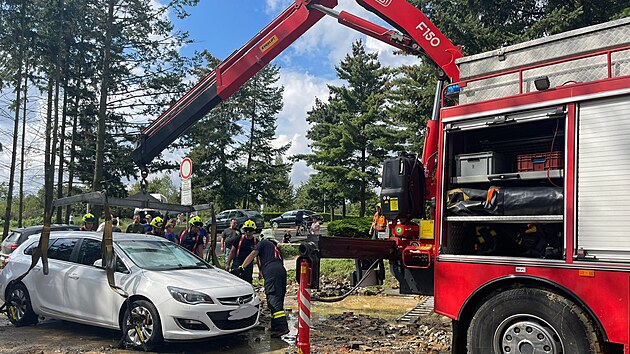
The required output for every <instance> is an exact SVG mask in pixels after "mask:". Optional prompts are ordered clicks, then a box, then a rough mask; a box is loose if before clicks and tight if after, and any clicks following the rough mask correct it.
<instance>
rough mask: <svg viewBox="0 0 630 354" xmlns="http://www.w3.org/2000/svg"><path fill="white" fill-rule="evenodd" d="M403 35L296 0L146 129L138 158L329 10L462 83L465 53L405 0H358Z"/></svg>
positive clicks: (145, 158) (143, 161)
mask: <svg viewBox="0 0 630 354" xmlns="http://www.w3.org/2000/svg"><path fill="white" fill-rule="evenodd" d="M355 1H357V3H359V4H360V5H361V6H363V7H364V8H365V9H367V10H369V11H371V12H373V13H375V14H376V15H378V16H379V17H381V18H382V19H383V20H385V21H386V22H388V23H389V24H391V25H392V26H394V27H395V28H397V29H398V30H399V31H401V32H402V33H398V32H396V31H393V30H388V29H385V28H383V27H381V26H378V25H375V24H373V23H371V22H369V21H366V20H363V19H361V18H359V17H357V16H354V15H352V14H349V13H347V12H345V11H342V12H339V13H338V12H336V11H334V10H332V9H333V8H334V7H335V6H337V0H295V2H294V3H293V4H292V5H291V6H289V8H287V9H286V10H285V11H284V12H282V14H280V16H278V17H277V18H276V19H275V20H273V22H271V23H270V24H269V25H268V26H267V27H265V28H264V29H263V30H262V31H261V32H260V33H258V34H257V35H256V36H255V37H254V38H252V39H251V40H250V41H249V42H248V43H247V44H245V46H243V47H242V48H241V49H239V50H238V51H236V52H235V53H234V54H232V55H231V56H230V57H228V58H227V59H226V60H225V61H224V62H222V63H221V64H220V65H219V66H218V67H217V68H216V69H215V70H214V71H213V72H212V73H210V74H209V75H207V76H206V77H204V78H203V79H202V80H201V81H200V82H199V83H198V84H197V85H195V86H194V87H193V88H192V89H191V90H190V91H189V92H188V93H186V94H185V95H184V96H183V97H182V98H181V99H179V100H178V101H177V102H175V104H173V105H172V106H171V107H170V108H169V109H168V110H166V112H164V113H163V114H162V115H160V116H159V117H158V118H157V119H156V120H155V121H153V122H152V123H151V124H150V125H149V126H148V127H147V128H145V129H144V130H143V131H142V133H141V135H140V137H139V139H138V141H137V143H136V148H135V150H134V152H133V159H134V161H135V162H136V164H138V166H140V167H143V168H144V167H145V166H146V165H147V164H149V163H150V162H151V161H152V160H153V159H154V158H155V157H156V156H157V155H159V154H160V153H161V152H162V151H163V150H164V149H165V148H166V147H168V146H169V145H170V144H171V143H172V142H173V141H175V139H177V138H178V137H179V136H180V135H181V134H182V133H183V132H184V131H185V130H186V129H187V128H189V127H190V126H191V125H193V124H194V123H196V122H197V121H199V120H200V119H201V118H202V117H203V116H204V115H205V114H206V113H208V112H209V111H210V110H211V109H212V108H214V107H216V106H217V105H218V104H219V103H220V102H221V101H224V100H226V99H228V98H229V97H230V96H231V95H232V94H234V93H235V92H236V91H237V90H238V89H239V88H240V87H241V86H242V85H243V84H245V82H247V80H249V79H250V78H251V77H253V76H254V75H256V73H257V72H258V71H260V70H261V69H262V68H264V67H265V66H266V65H267V64H269V62H271V60H273V59H274V58H275V57H276V56H278V55H279V54H280V53H281V52H282V51H284V50H285V49H286V48H287V47H288V46H289V45H291V44H292V43H293V42H294V41H295V40H296V39H298V38H299V37H300V36H302V34H304V33H305V32H306V31H307V30H309V29H310V28H311V27H312V26H313V25H315V23H317V22H318V21H319V20H320V19H321V18H322V17H324V15H325V14H328V15H332V16H334V17H336V18H337V19H338V21H339V23H341V24H343V25H345V26H348V27H350V28H353V29H355V30H358V31H360V32H362V33H365V34H366V35H369V36H371V37H374V38H376V39H379V40H381V41H384V42H386V43H388V44H391V45H393V46H394V47H396V48H399V49H401V50H404V51H406V52H409V53H412V54H422V55H424V56H426V57H427V58H429V59H430V60H431V61H433V62H434V63H435V64H436V65H437V66H439V67H440V68H442V70H443V71H444V73H445V74H446V75H447V76H448V77H450V78H451V80H453V81H459V70H458V68H457V66H456V65H455V59H457V58H460V57H462V53H461V50H460V49H459V48H458V47H456V46H454V45H453V44H452V43H451V42H450V41H449V40H448V39H447V38H446V37H445V36H444V35H443V34H442V33H441V32H440V31H439V30H438V29H437V27H435V25H433V23H431V21H429V19H428V18H427V17H426V16H425V15H424V14H423V13H422V12H421V11H420V10H418V9H417V8H415V7H414V6H413V5H411V4H409V3H408V2H407V1H406V0H355Z"/></svg>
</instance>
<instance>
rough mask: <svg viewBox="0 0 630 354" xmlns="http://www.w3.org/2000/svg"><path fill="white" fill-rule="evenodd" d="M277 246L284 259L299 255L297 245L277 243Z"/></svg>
mask: <svg viewBox="0 0 630 354" xmlns="http://www.w3.org/2000/svg"><path fill="white" fill-rule="evenodd" d="M278 248H279V249H280V252H282V257H283V258H284V259H287V258H293V257H297V256H299V255H300V246H299V245H287V244H279V245H278Z"/></svg>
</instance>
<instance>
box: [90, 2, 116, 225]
mask: <svg viewBox="0 0 630 354" xmlns="http://www.w3.org/2000/svg"><path fill="white" fill-rule="evenodd" d="M115 2H116V1H115V0H109V1H108V8H107V24H106V27H105V43H104V46H103V73H102V78H101V92H100V99H99V107H98V130H97V133H96V159H95V164H94V179H93V181H92V190H93V191H100V190H102V189H103V186H102V185H101V183H102V182H103V163H104V161H105V131H106V129H107V124H106V119H107V94H108V91H109V71H110V65H111V63H110V54H111V53H110V51H111V46H112V30H113V29H112V27H113V22H114V3H115ZM93 211H94V215H95V216H96V217H97V218H98V217H100V214H101V212H100V211H101V208H100V207H98V206H96V207H95V208H94V209H93Z"/></svg>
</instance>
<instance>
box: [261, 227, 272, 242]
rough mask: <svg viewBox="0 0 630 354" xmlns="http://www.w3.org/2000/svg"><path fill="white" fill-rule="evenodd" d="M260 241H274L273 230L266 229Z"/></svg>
mask: <svg viewBox="0 0 630 354" xmlns="http://www.w3.org/2000/svg"><path fill="white" fill-rule="evenodd" d="M260 239H261V240H267V239H274V240H275V238H274V237H273V230H271V229H264V230H262V232H261V233H260Z"/></svg>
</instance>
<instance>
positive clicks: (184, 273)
mask: <svg viewBox="0 0 630 354" xmlns="http://www.w3.org/2000/svg"><path fill="white" fill-rule="evenodd" d="M144 276H145V277H146V278H147V280H149V281H151V282H155V283H158V284H163V285H166V286H176V287H180V288H184V289H189V290H197V291H203V290H208V289H219V288H237V287H243V288H245V289H251V285H250V284H249V283H248V282H246V281H244V280H241V279H239V278H237V277H236V276H234V275H232V274H230V273H228V272H225V271H223V270H219V269H217V268H213V269H181V270H168V271H148V270H145V271H144Z"/></svg>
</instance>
